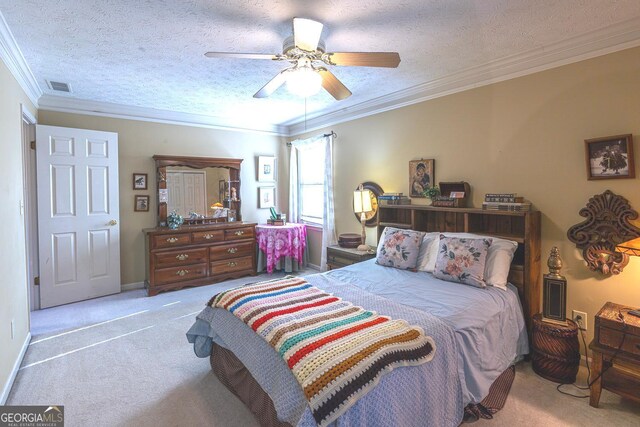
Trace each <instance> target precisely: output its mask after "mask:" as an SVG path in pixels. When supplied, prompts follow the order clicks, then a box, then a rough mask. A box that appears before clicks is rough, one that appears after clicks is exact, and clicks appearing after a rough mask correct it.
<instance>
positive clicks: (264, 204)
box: [258, 187, 276, 209]
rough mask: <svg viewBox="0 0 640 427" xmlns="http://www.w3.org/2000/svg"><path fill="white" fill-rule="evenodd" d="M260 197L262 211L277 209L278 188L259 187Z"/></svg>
mask: <svg viewBox="0 0 640 427" xmlns="http://www.w3.org/2000/svg"><path fill="white" fill-rule="evenodd" d="M258 197H259V204H258V207H259V208H260V209H268V208H275V207H276V187H259V188H258Z"/></svg>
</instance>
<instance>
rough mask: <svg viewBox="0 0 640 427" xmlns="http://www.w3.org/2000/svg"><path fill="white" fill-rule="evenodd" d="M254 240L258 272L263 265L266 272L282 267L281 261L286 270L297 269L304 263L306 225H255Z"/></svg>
mask: <svg viewBox="0 0 640 427" xmlns="http://www.w3.org/2000/svg"><path fill="white" fill-rule="evenodd" d="M256 240H257V241H258V273H260V272H261V271H262V269H263V268H264V267H265V266H266V268H267V273H272V272H273V270H275V269H280V268H283V266H282V261H284V269H285V271H286V272H291V271H297V270H298V268H300V267H301V266H304V265H305V264H306V258H305V256H306V252H305V249H306V247H307V226H306V225H304V224H296V223H289V224H286V225H267V224H261V225H257V226H256ZM293 261H295V263H294V262H293Z"/></svg>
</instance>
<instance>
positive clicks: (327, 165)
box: [289, 133, 338, 271]
mask: <svg viewBox="0 0 640 427" xmlns="http://www.w3.org/2000/svg"><path fill="white" fill-rule="evenodd" d="M333 140H334V134H333V133H331V134H330V135H320V136H317V137H313V138H308V139H298V140H295V141H292V142H291V154H290V158H289V215H290V218H291V222H298V220H299V219H300V218H298V213H299V206H298V203H299V195H298V188H299V187H298V150H299V149H304V146H305V145H309V144H322V145H323V148H324V153H325V155H324V176H325V180H324V215H323V224H322V248H321V256H320V268H321V269H322V271H325V270H326V269H327V246H331V245H335V244H336V243H337V242H338V239H337V237H336V222H335V217H334V209H333V206H334V203H333Z"/></svg>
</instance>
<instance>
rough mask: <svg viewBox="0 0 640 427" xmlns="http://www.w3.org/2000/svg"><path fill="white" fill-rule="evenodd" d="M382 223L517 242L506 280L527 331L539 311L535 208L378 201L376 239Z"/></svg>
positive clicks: (538, 243)
mask: <svg viewBox="0 0 640 427" xmlns="http://www.w3.org/2000/svg"><path fill="white" fill-rule="evenodd" d="M385 227H396V228H405V229H413V230H420V231H440V232H444V233H446V232H466V233H477V234H482V235H488V236H495V237H501V238H504V239H509V240H513V241H515V242H517V243H518V249H517V250H516V253H515V255H514V260H513V263H512V265H511V270H510V272H509V282H510V283H512V284H513V285H515V286H516V287H517V288H518V292H519V294H520V300H521V302H522V306H523V309H524V315H525V320H526V322H527V328H528V330H529V332H531V325H532V316H533V315H534V314H535V313H538V312H539V311H540V293H541V292H540V287H541V270H540V255H539V254H540V238H541V237H540V212H539V211H526V212H517V211H486V210H482V209H476V208H455V207H449V208H445V207H435V206H423V205H396V206H382V205H381V206H379V207H378V239H379V238H380V236H381V235H382V231H383V230H384V228H385ZM525 289H526V290H527V291H526V292H525Z"/></svg>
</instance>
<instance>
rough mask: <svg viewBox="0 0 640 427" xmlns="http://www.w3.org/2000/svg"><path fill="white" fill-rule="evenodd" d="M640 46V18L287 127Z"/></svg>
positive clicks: (296, 130)
mask: <svg viewBox="0 0 640 427" xmlns="http://www.w3.org/2000/svg"><path fill="white" fill-rule="evenodd" d="M637 46H640V18H634V19H630V20H627V21H624V22H621V23H618V24H616V25H612V26H609V27H606V28H603V29H600V30H595V31H592V32H589V33H586V34H582V35H580V36H577V37H573V38H571V39H568V40H565V41H563V42H560V43H555V44H552V45H548V46H543V47H540V48H537V49H533V50H530V51H528V52H525V53H522V54H517V55H512V56H509V57H506V58H502V59H499V60H496V61H492V62H489V63H487V64H484V65H481V66H477V67H472V68H468V69H466V70H464V71H462V72H459V73H455V74H451V75H448V76H446V77H443V78H440V79H436V80H432V81H430V82H426V83H423V84H420V85H417V86H413V87H411V88H408V89H404V90H401V91H398V92H394V93H391V94H389V95H385V96H382V97H379V98H376V99H372V100H369V101H366V102H362V103H359V104H356V105H353V106H350V107H346V108H343V109H340V110H339V111H335V112H331V111H328V109H325V110H324V111H320V112H317V113H315V114H313V115H311V118H307V120H306V124H305V121H304V120H301V119H300V118H297V119H293V120H290V121H287V122H284V123H282V125H284V126H286V127H287V129H288V131H289V136H296V135H300V134H302V133H305V132H309V131H314V130H318V129H321V128H325V127H327V126H332V125H336V124H338V123H343V122H347V121H351V120H355V119H359V118H362V117H367V116H371V115H374V114H378V113H383V112H385V111H390V110H395V109H397V108H401V107H405V106H408V105H412V104H417V103H420V102H423V101H427V100H430V99H434V98H439V97H442V96H446V95H451V94H454V93H457V92H462V91H465V90H468V89H473V88H477V87H480V86H485V85H489V84H493V83H498V82H501V81H505V80H510V79H513V78H516V77H522V76H526V75H528V74H533V73H537V72H540V71H544V70H548V69H551V68H556V67H560V66H562V65H567V64H571V63H575V62H579V61H583V60H586V59H590V58H595V57H597V56H602V55H606V54H608V53H613V52H617V51H620V50H624V49H629V48H632V47H637Z"/></svg>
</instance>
